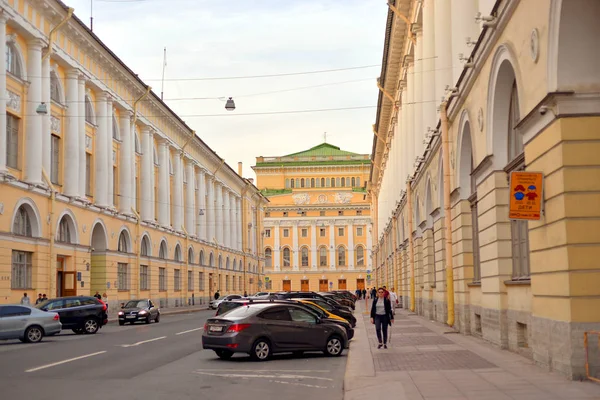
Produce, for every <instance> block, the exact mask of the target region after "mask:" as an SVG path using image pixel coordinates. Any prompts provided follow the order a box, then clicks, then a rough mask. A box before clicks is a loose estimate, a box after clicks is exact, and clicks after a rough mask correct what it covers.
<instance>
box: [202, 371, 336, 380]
mask: <svg viewBox="0 0 600 400" xmlns="http://www.w3.org/2000/svg"><path fill="white" fill-rule="evenodd" d="M196 373H197V374H201V375H209V376H220V377H223V378H268V379H273V378H278V379H316V380H320V381H333V379H330V378H321V377H319V376H308V375H285V374H281V375H251V374H214V373H210V372H201V371H196Z"/></svg>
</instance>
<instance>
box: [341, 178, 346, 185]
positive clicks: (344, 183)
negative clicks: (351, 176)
mask: <svg viewBox="0 0 600 400" xmlns="http://www.w3.org/2000/svg"><path fill="white" fill-rule="evenodd" d="M342 187H346V178H342Z"/></svg>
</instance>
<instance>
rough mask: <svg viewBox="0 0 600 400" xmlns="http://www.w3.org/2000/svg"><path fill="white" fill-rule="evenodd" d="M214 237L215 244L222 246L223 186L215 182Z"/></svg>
mask: <svg viewBox="0 0 600 400" xmlns="http://www.w3.org/2000/svg"><path fill="white" fill-rule="evenodd" d="M214 187H215V236H216V238H217V243H219V245H221V246H222V245H223V186H222V185H221V182H218V181H216V180H215V186H214Z"/></svg>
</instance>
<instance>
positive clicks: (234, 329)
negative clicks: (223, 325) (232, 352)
mask: <svg viewBox="0 0 600 400" xmlns="http://www.w3.org/2000/svg"><path fill="white" fill-rule="evenodd" d="M246 328H250V324H233V325H231V326H230V327H229V329H227V333H237V332H241V331H243V330H244V329H246Z"/></svg>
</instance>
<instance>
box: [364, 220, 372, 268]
mask: <svg viewBox="0 0 600 400" xmlns="http://www.w3.org/2000/svg"><path fill="white" fill-rule="evenodd" d="M372 226H373V225H367V226H365V229H366V230H367V231H366V232H365V233H366V234H367V250H366V251H365V257H366V260H367V269H368V270H371V269H373V258H372V257H371V255H372V254H373V253H372V252H373V234H372V232H371V230H372Z"/></svg>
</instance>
